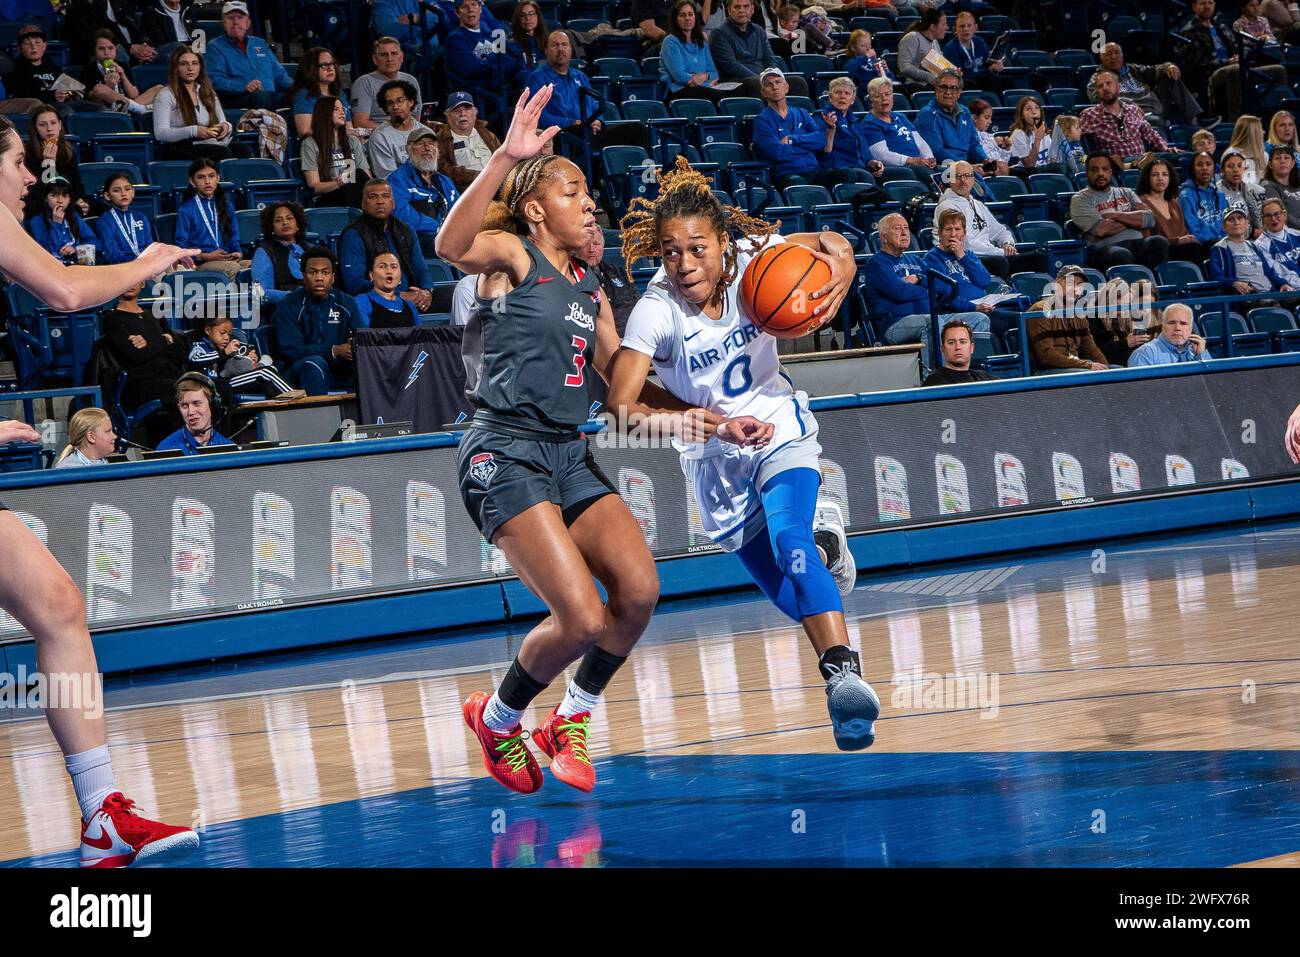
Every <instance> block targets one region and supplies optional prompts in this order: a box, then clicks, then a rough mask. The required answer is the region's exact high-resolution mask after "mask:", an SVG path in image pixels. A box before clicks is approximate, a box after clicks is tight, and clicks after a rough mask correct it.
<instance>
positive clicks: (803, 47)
mask: <svg viewBox="0 0 1300 957" xmlns="http://www.w3.org/2000/svg"><path fill="white" fill-rule="evenodd" d="M800 12H801V11H800V10H799V8H798V7H797V6H795V5H794V4H792V3H782V4H780V5H779V6H778V7H777V11H776V21H777V28H776V33H775V35H769V36H768V40H767V42H768V43H770V44H771V45H772V52H773V53H775V54H776V55H777V56H779V57H784V58H785V59H786V60H787V61H788V60H789V58H790V57H791V56H794V55H795V54H797V53H818V54H822V55H825V54H826V53H828V52H830V51H832V50H834V49H835V41H834V40H832V39H831V38H830V37H829V36H828V35H827V34H826V33H824V32H823V31H821V30H820V29H818V28H817V27H816V26H814V25H812V24H811V23H808V24H807V25H805V24H804V23H801V21H800Z"/></svg>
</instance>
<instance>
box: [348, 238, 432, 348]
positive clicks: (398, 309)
mask: <svg viewBox="0 0 1300 957" xmlns="http://www.w3.org/2000/svg"><path fill="white" fill-rule="evenodd" d="M366 275H367V276H369V277H370V281H371V283H372V286H371V288H370V289H369V290H368V291H367V292H365V293H362V294H361V295H360V296H357V312H359V313H360V314H361V325H362V326H367V327H371V328H375V329H391V328H393V327H398V326H414V325H417V324H418V323H419V321H420V317H419V316H418V315H417V314H416V311H415V307H414V306H413V305H411V303H410V301H409V300H407V299H403V298H402V297H401V296H399V295H398V294H397V287H398V286H400V285H401V284H402V264H401V263H400V262H399V261H398V259H397V254H396V253H391V252H389V251H387V250H384V251H382V252H378V253H376V254H375V255H374V256H373V257H372V258H371V260H370V263H369V265H368V266H367V267H366Z"/></svg>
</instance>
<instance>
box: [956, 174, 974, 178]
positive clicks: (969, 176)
mask: <svg viewBox="0 0 1300 957" xmlns="http://www.w3.org/2000/svg"><path fill="white" fill-rule="evenodd" d="M952 178H953V179H974V178H975V174H974V173H955V174H954V175H953V177H952Z"/></svg>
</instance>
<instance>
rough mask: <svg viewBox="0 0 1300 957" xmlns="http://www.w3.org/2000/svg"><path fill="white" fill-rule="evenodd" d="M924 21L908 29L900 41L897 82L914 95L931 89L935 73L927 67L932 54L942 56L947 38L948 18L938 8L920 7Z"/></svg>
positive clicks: (919, 21) (921, 20)
mask: <svg viewBox="0 0 1300 957" xmlns="http://www.w3.org/2000/svg"><path fill="white" fill-rule="evenodd" d="M917 10H918V11H919V13H920V17H921V19H920V20H918V21H917V22H916V23H913V24H912V25H911V26H909V27H908V28H907V32H905V33H904V34H903V38H902V39H901V40H899V41H898V78H899V79H900V80H902V81H903V87H904V90H905V91H906V92H908V93H911V92H913V91H915V90H925V89H928V88H929V87H930V78H931V77H932V76H934V72H933V71H932V70H929V69H927V68H926V67H925V66H924V61H925V58H926V57H927V56H929V55H931V54H933V55H934V56H943V48H942V46H941V44H942V42H943V38H944V37H946V36H947V35H948V18H947V17H946V16H944V14H943V11H941V10H940V9H939V8H938V7H918V8H917Z"/></svg>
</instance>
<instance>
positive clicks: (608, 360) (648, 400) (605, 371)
mask: <svg viewBox="0 0 1300 957" xmlns="http://www.w3.org/2000/svg"><path fill="white" fill-rule="evenodd" d="M620 351H627V352H632V350H630V349H628V350H622V349H621V346H620V344H619V339H618V330H617V328H616V327H615V325H614V312H613V310H612V309H611V308H610V305H609V300H608V299H606V298H605V297H604V296H602V297H601V300H600V315H599V316H597V318H596V353H595V366H596V371H597V372H598V373H600V377H601V378H602V379H604V380H605V383H606V384H607V385H608V386H609V387H610V402H609V407H610V408H611V409H614V410H616V411H617V409H618V406H616V405H615V404H614V402H613V386H614V366H615V363H616V361H617V359H618V354H619V352H620ZM636 354H637V355H640V353H636ZM644 358H645V360H646V361H645V365H644V368H642V369H641V373H640V383H641V387H640V389H639V390H638V392H637V397H636V399H635V400H634V401H633V402H631V403H623V404H624V405H626V406H627V410H626V413H625V414H624V418H626V416H627V415H631V414H634V413H640V414H642V415H655V414H659V413H671V412H685V411H687V410H688V409H689V408H690V406H689V405H687V404H686V403H685V402H683V401H681V400H680V399H678V398H677V397H676V396H674V395H672V394H671V393H670V392H668V391H666V390H665V389H663V388H661V387H659V386H657V385H655V384H654V383H653V382H648V381H646V376H647V375H648V374H649V372H650V357H649V356H645V357H644Z"/></svg>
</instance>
